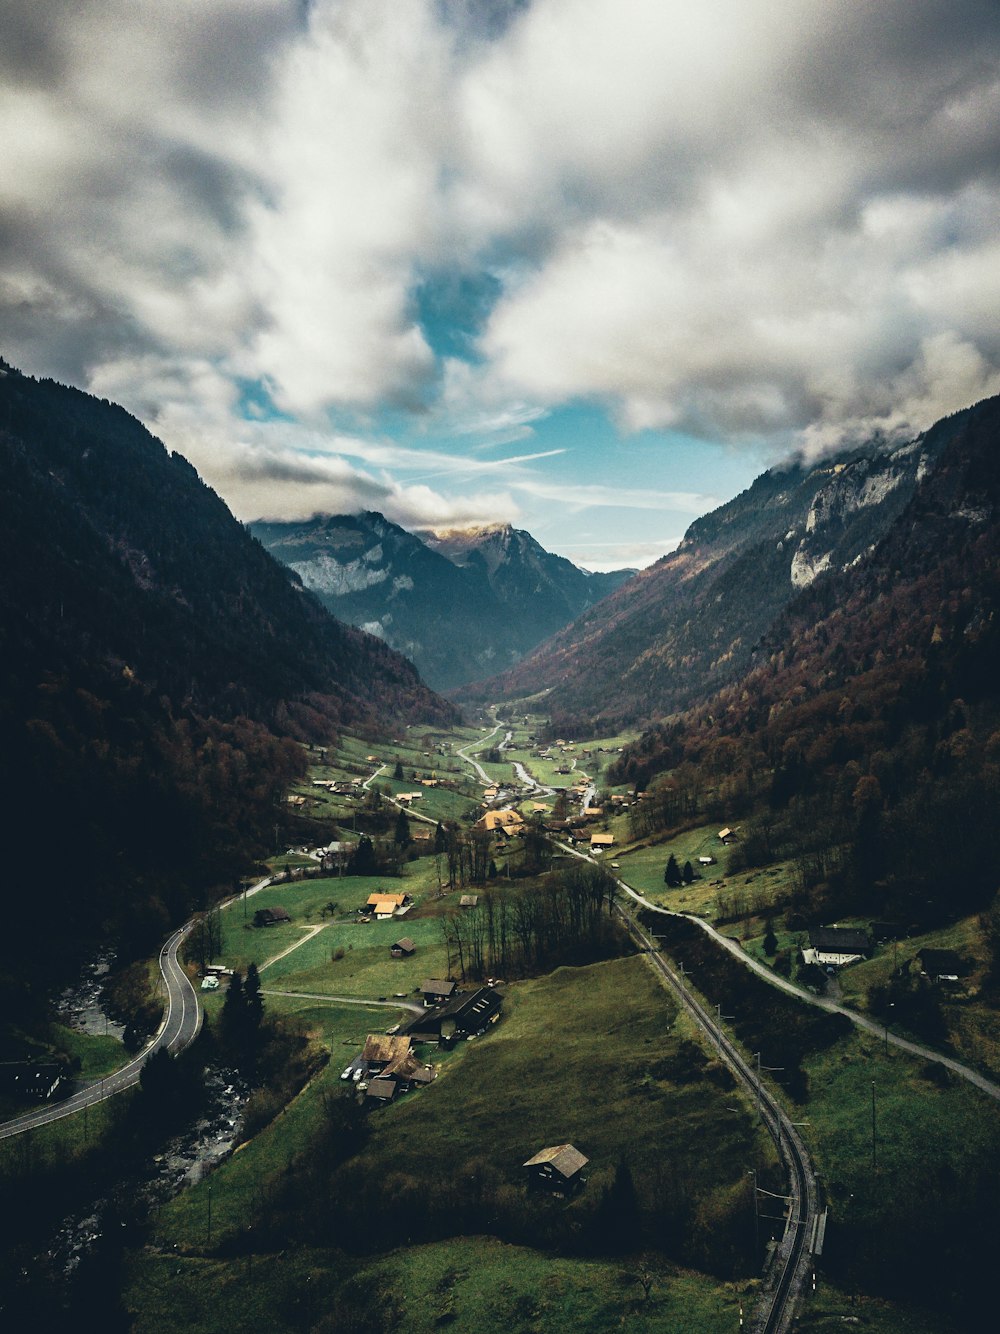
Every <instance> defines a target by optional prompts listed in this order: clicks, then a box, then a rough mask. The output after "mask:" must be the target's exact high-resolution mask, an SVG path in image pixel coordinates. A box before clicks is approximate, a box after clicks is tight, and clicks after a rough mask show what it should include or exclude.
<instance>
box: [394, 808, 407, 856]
mask: <svg viewBox="0 0 1000 1334" xmlns="http://www.w3.org/2000/svg"><path fill="white" fill-rule="evenodd" d="M393 842H394V843H395V844H396V845H397V847H400V848H407V847H409V845H410V818H409V816H408V815H407V814H406V812H405V811H404V810H401V811H400V812H399V816H398V818H397V820H396V832H395V834H394V835H393Z"/></svg>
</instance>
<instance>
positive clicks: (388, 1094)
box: [365, 1079, 396, 1107]
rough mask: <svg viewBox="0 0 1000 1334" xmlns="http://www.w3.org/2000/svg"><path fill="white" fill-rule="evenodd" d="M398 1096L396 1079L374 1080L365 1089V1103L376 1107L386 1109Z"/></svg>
mask: <svg viewBox="0 0 1000 1334" xmlns="http://www.w3.org/2000/svg"><path fill="white" fill-rule="evenodd" d="M395 1096H396V1081H395V1080H394V1079H373V1080H372V1082H371V1083H370V1084H369V1085H368V1087H367V1088H366V1089H365V1102H366V1103H370V1104H372V1105H374V1106H376V1107H386V1106H388V1104H389V1103H390V1102H392V1100H393V1098H394V1097H395Z"/></svg>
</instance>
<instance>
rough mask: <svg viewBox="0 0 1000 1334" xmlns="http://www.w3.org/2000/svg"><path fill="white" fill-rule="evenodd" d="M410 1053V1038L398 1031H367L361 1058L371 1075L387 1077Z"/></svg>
mask: <svg viewBox="0 0 1000 1334" xmlns="http://www.w3.org/2000/svg"><path fill="white" fill-rule="evenodd" d="M409 1054H410V1039H409V1038H408V1037H403V1036H402V1035H401V1034H399V1033H369V1034H368V1036H367V1037H366V1038H365V1045H364V1050H363V1051H362V1053H361V1060H362V1061H363V1062H364V1068H365V1069H366V1070H367V1071H368V1073H369V1074H372V1075H384V1076H385V1077H386V1078H389V1077H390V1076H391V1075H392V1074H393V1073H394V1071H395V1068H396V1066H398V1065H401V1064H402V1063H403V1062H404V1061H405V1060H406V1058H407V1057H408V1056H409Z"/></svg>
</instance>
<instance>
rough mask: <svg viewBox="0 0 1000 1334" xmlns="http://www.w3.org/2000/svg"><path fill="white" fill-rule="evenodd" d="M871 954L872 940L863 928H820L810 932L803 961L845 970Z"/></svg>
mask: <svg viewBox="0 0 1000 1334" xmlns="http://www.w3.org/2000/svg"><path fill="white" fill-rule="evenodd" d="M871 952H872V944H871V940H870V938H869V936H868V932H867V931H865V930H864V928H863V927H854V926H818V927H816V928H815V929H814V930H812V931H810V932H809V948H808V949H805V948H804V949H803V950H802V959H803V962H804V963H818V964H820V965H822V966H823V967H828V966H829V967H834V968H843V967H844V966H845V965H846V964H849V963H857V961H858V960H859V959H867V958H868V956H869V955H870V954H871Z"/></svg>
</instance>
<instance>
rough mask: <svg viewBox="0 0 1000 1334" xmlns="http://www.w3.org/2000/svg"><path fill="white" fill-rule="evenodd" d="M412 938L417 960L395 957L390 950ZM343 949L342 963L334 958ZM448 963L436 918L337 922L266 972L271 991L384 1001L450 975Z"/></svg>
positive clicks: (414, 957)
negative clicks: (425, 981)
mask: <svg viewBox="0 0 1000 1334" xmlns="http://www.w3.org/2000/svg"><path fill="white" fill-rule="evenodd" d="M401 936H409V937H410V938H411V939H412V940H413V942H414V943H415V945H416V947H417V949H416V953H415V954H414V955H413V957H412V958H409V959H393V958H392V957H391V955H390V954H389V946H390V945H391V944H392V943H393V941H396V940H399V938H400V937H401ZM338 950H343V951H344V954H343V957H342V958H341V959H338V960H336V961H332V960H331V955H332V954H334V953H335V952H337V951H338ZM447 972H448V961H447V957H446V954H445V948H444V937H443V935H442V931H441V922H440V920H439V919H438V918H436V917H426V918H411V917H409V916H408V917H405V918H403V919H401V920H398V919H396V918H393V919H391V920H390V921H387V922H375V921H372V922H368V923H366V924H363V923H360V922H357V921H353V922H334V923H332V924H331V925H330V926H327V927H324V928H323V929H322V930H321V931H318V932H317V933H316V935H314V936H313V937H312V938H311V939H310V940H307V941H306V943H305V944H304V945H301V946H300V947H299V948H298V949H296V950H293V951H292V953H291V954H288V955H286V956H285V957H284V958H283V959H279V960H278V961H277V963H274V964H272V965H271V966H270V967H269V968H266V969H265V970H264V972H263V973H262V974H261V981H262V983H263V985H264V986H265V987H268V988H270V987H278V988H280V989H284V990H299V991H318V992H324V993H329V994H331V995H345V996H361V997H378V996H391V995H393V994H394V993H397V992H405V993H407V994H409V993H412V992H413V991H414V990H415V989H416V988H417V987H419V985H420V983H421V982H422V981H423V979H424V978H426V977H445V976H447Z"/></svg>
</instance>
